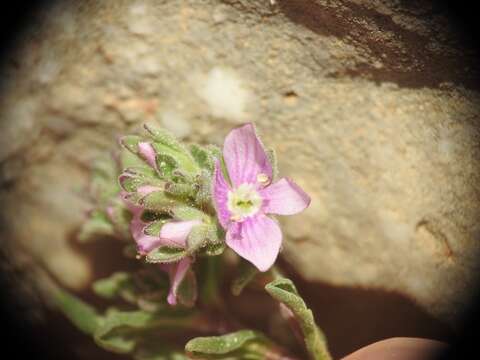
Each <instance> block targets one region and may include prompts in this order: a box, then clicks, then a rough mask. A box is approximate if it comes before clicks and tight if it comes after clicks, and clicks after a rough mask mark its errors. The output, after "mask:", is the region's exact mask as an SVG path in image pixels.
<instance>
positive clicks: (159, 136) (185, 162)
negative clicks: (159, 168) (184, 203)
mask: <svg viewBox="0 0 480 360" xmlns="http://www.w3.org/2000/svg"><path fill="white" fill-rule="evenodd" d="M145 129H146V130H147V132H148V133H149V134H150V136H151V138H152V139H153V143H152V146H153V148H154V149H155V151H156V153H157V154H164V155H168V156H171V157H172V158H174V159H175V160H176V162H177V163H178V167H179V168H180V169H182V170H183V171H185V172H186V173H188V174H190V175H196V174H198V173H199V171H200V168H199V166H198V165H197V163H196V162H195V160H194V159H193V157H192V155H191V154H190V152H189V151H188V150H187V149H186V148H185V147H184V146H183V145H182V144H180V143H179V142H178V141H177V140H176V139H175V137H174V136H172V135H171V134H169V133H168V132H167V131H165V130H163V129H160V128H155V127H152V126H151V125H145Z"/></svg>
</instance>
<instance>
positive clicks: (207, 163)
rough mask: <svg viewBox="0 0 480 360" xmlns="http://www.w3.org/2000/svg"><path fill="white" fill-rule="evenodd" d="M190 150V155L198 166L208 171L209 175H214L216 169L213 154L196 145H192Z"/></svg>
mask: <svg viewBox="0 0 480 360" xmlns="http://www.w3.org/2000/svg"><path fill="white" fill-rule="evenodd" d="M189 149H190V154H192V156H193V158H194V159H195V161H196V162H197V164H198V166H200V168H202V169H206V170H207V171H208V172H209V173H212V172H213V169H214V167H215V163H214V161H215V158H214V157H213V156H212V154H211V153H210V152H209V151H208V150H207V149H205V148H203V147H201V146H199V145H196V144H192V145H190V146H189Z"/></svg>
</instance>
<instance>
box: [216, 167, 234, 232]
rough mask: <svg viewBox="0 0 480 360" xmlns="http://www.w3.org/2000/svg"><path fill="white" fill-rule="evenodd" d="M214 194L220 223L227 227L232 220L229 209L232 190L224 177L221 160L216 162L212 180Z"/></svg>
mask: <svg viewBox="0 0 480 360" xmlns="http://www.w3.org/2000/svg"><path fill="white" fill-rule="evenodd" d="M212 186H213V190H212V194H213V202H214V205H215V210H216V211H217V217H218V221H219V222H220V224H221V225H222V226H223V227H224V228H225V229H226V228H227V225H228V223H229V221H230V217H231V213H230V211H229V210H228V206H227V202H228V192H229V191H230V189H229V187H228V184H227V181H226V180H225V178H224V177H223V174H222V168H221V165H220V161H218V160H217V161H216V163H215V172H214V175H213V181H212Z"/></svg>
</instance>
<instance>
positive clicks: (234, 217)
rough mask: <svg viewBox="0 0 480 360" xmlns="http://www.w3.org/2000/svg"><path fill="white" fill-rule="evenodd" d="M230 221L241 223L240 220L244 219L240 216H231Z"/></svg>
mask: <svg viewBox="0 0 480 360" xmlns="http://www.w3.org/2000/svg"><path fill="white" fill-rule="evenodd" d="M230 220H232V221H240V220H242V217H241V216H240V215H232V216H230Z"/></svg>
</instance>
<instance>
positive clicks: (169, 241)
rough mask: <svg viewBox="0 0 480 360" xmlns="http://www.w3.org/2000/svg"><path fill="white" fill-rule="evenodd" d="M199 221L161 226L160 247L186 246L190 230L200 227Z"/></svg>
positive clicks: (178, 222) (170, 223)
mask: <svg viewBox="0 0 480 360" xmlns="http://www.w3.org/2000/svg"><path fill="white" fill-rule="evenodd" d="M201 223H202V222H201V221H200V220H190V221H177V222H169V223H166V224H165V225H163V226H162V229H161V230H160V238H161V244H162V245H172V246H180V247H185V246H187V237H188V234H190V231H191V230H192V228H193V227H194V226H196V225H200V224H201Z"/></svg>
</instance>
